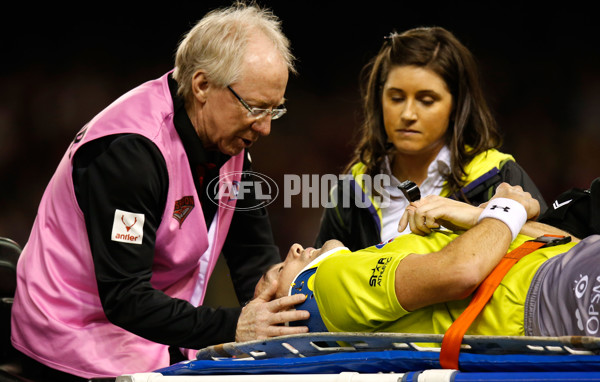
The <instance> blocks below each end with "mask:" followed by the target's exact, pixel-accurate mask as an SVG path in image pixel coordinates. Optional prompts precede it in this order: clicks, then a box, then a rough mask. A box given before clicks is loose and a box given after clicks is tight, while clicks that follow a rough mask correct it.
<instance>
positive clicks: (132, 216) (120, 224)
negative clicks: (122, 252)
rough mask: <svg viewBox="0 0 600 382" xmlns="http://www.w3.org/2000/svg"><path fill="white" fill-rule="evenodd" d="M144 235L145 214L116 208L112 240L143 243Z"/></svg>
mask: <svg viewBox="0 0 600 382" xmlns="http://www.w3.org/2000/svg"><path fill="white" fill-rule="evenodd" d="M143 237H144V214H136V213H133V212H128V211H122V210H119V209H116V210H115V218H114V221H113V228H112V235H111V240H112V241H120V242H122V243H130V244H142V239H143Z"/></svg>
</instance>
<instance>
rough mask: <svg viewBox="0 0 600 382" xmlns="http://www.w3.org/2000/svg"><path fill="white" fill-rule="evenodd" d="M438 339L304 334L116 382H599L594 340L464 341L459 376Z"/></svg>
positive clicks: (599, 349)
mask: <svg viewBox="0 0 600 382" xmlns="http://www.w3.org/2000/svg"><path fill="white" fill-rule="evenodd" d="M442 338H443V335H430V334H405V333H309V334H301V335H290V336H282V337H277V338H272V339H268V340H263V341H250V342H244V343H225V344H221V345H216V346H210V347H207V348H205V349H201V350H200V351H198V353H197V357H196V358H197V359H196V360H192V361H185V362H180V363H177V364H174V365H171V366H169V367H166V368H163V369H159V370H156V371H155V372H153V373H139V374H130V375H122V376H120V377H118V378H117V380H116V382H187V381H190V382H195V381H197V382H204V381H285V382H294V381H311V382H320V381H339V382H341V381H352V382H371V381H372V382H387V381H395V382H396V381H407V382H409V381H414V382H442V381H548V380H550V381H600V338H596V337H578V336H566V337H508V336H474V335H466V336H465V337H464V338H463V342H462V347H461V352H460V357H459V365H460V366H459V369H458V370H455V369H443V368H441V366H440V362H439V354H440V347H439V346H440V344H441V343H442Z"/></svg>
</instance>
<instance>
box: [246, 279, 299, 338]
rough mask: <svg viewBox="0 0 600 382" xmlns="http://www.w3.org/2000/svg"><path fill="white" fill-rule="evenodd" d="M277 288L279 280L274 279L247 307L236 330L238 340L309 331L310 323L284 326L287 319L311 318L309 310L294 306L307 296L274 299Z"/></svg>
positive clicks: (297, 295) (296, 295) (288, 320)
mask: <svg viewBox="0 0 600 382" xmlns="http://www.w3.org/2000/svg"><path fill="white" fill-rule="evenodd" d="M276 291H277V281H274V282H273V283H271V285H270V286H269V287H268V288H266V289H265V290H264V291H262V293H261V294H260V295H259V296H257V297H256V298H255V299H253V300H252V301H250V302H249V303H248V304H247V305H246V306H244V308H243V309H242V314H241V315H240V318H239V320H238V324H237V329H236V333H235V340H236V341H237V342H245V341H253V340H261V339H266V338H270V337H276V336H283V335H290V334H301V333H307V332H308V328H307V327H306V326H285V325H284V324H285V323H287V322H291V321H298V320H306V319H308V317H309V316H310V314H309V313H308V312H307V311H305V310H294V309H293V308H294V306H296V305H297V304H300V303H302V302H303V301H304V300H305V299H306V295H304V294H295V295H293V296H285V297H281V298H278V299H273V297H274V296H275V292H276Z"/></svg>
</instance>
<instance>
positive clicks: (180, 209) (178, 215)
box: [173, 196, 194, 229]
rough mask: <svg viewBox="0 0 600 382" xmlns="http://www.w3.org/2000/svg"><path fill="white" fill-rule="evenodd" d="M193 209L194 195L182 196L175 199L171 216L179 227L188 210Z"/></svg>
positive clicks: (188, 212)
mask: <svg viewBox="0 0 600 382" xmlns="http://www.w3.org/2000/svg"><path fill="white" fill-rule="evenodd" d="M193 209H194V197H193V196H184V197H183V198H181V199H179V200H177V201H175V209H174V210H173V218H174V219H175V220H177V221H178V222H179V229H181V225H182V224H183V221H184V220H185V219H186V218H187V217H188V215H189V214H190V212H192V210H193Z"/></svg>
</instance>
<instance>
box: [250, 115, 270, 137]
mask: <svg viewBox="0 0 600 382" xmlns="http://www.w3.org/2000/svg"><path fill="white" fill-rule="evenodd" d="M252 130H254V131H256V132H257V133H258V134H260V135H261V136H263V137H266V136H267V135H269V134H271V116H270V115H266V116H264V117H262V118H260V119H257V120H256V121H254V123H253V124H252Z"/></svg>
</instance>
